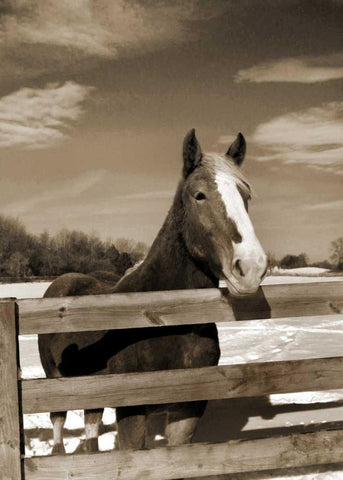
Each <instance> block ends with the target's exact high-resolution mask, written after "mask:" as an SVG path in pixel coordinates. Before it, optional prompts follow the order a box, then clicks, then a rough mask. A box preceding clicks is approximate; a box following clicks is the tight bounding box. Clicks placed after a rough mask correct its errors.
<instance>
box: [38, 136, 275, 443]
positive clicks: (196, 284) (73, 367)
mask: <svg viewBox="0 0 343 480" xmlns="http://www.w3.org/2000/svg"><path fill="white" fill-rule="evenodd" d="M245 150H246V144H245V140H244V137H243V136H242V135H241V134H239V135H238V136H237V139H236V140H235V142H234V143H233V144H232V145H231V147H230V148H229V149H228V151H227V153H226V154H225V155H217V154H203V153H202V151H201V149H200V145H199V143H198V141H197V139H196V137H195V131H194V130H191V131H190V132H189V133H188V134H187V135H186V137H185V140H184V144H183V175H182V179H181V181H180V183H179V186H178V188H177V191H176V194H175V198H174V202H173V204H172V207H171V209H170V211H169V213H168V216H167V218H166V220H165V222H164V224H163V226H162V228H161V230H160V232H159V234H158V236H157V238H156V240H155V241H154V243H153V245H152V247H151V250H150V252H149V254H148V255H147V257H146V259H145V261H144V262H143V263H142V264H141V265H139V267H137V268H136V269H134V270H133V271H131V272H130V273H129V274H128V275H125V276H124V277H123V278H122V279H121V280H120V281H119V282H118V283H117V284H116V285H115V286H113V287H109V285H108V282H106V283H104V282H102V281H101V280H99V279H97V278H94V277H92V276H87V275H81V274H66V275H63V276H61V277H59V278H58V279H57V280H55V281H54V282H53V283H52V285H51V286H50V287H49V288H48V290H47V292H46V294H45V296H46V297H61V296H67V295H89V294H100V293H116V292H134V291H152V290H175V289H186V288H208V287H217V286H218V281H219V279H223V280H225V282H226V284H227V287H228V289H229V292H230V294H232V295H234V296H244V295H249V294H252V293H254V292H256V290H257V288H258V286H259V284H260V282H261V279H262V278H263V276H264V274H265V271H266V256H265V254H264V252H263V249H262V247H261V245H260V243H259V241H258V239H257V238H256V235H255V233H254V229H253V226H252V224H251V221H250V219H249V216H248V213H247V205H248V200H249V199H250V187H249V184H248V183H247V181H246V180H245V179H244V177H243V175H242V173H241V170H240V168H239V167H240V165H241V163H242V162H243V159H244V155H245ZM39 350H40V355H41V360H42V364H43V367H44V369H45V372H46V375H47V376H48V377H61V376H73V375H87V374H100V373H124V372H137V371H139V372H142V371H153V370H164V369H174V368H194V367H204V366H209V365H216V364H217V363H218V360H219V355H220V350H219V343H218V336H217V329H216V326H215V324H213V323H208V324H205V325H190V326H188V325H186V326H174V327H164V328H147V329H127V330H110V331H107V332H85V333H66V334H51V335H40V336H39ZM205 406H206V402H189V403H181V404H170V405H164V406H159V407H158V406H156V407H146V406H143V407H120V408H117V423H118V437H119V446H120V448H122V449H128V448H136V449H140V448H144V447H145V446H146V437H147V433H146V425H147V419H148V417H149V415H150V414H152V413H154V411H156V410H157V409H159V410H160V411H161V410H162V411H164V412H165V413H166V423H165V425H166V428H165V437H166V439H167V442H168V445H175V444H182V443H187V442H190V441H191V439H192V436H193V433H194V430H195V428H196V425H197V423H198V420H199V418H200V417H201V415H202V414H203V412H204V409H205ZM65 416H66V412H58V413H52V414H51V419H52V423H53V426H54V452H64V447H63V437H62V429H63V425H64V422H65ZM101 417H102V410H96V411H94V410H93V411H86V412H85V426H86V445H87V448H88V450H90V451H94V450H97V448H98V430H99V424H100V422H101Z"/></svg>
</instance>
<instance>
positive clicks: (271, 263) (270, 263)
mask: <svg viewBox="0 0 343 480" xmlns="http://www.w3.org/2000/svg"><path fill="white" fill-rule="evenodd" d="M278 265H279V262H278V261H277V260H276V257H275V255H274V254H273V253H271V252H267V268H268V271H272V270H273V269H274V268H275V267H277V266H278Z"/></svg>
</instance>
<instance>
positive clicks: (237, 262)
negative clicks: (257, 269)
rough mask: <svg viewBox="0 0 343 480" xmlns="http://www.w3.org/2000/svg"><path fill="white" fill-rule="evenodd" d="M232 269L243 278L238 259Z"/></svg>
mask: <svg viewBox="0 0 343 480" xmlns="http://www.w3.org/2000/svg"><path fill="white" fill-rule="evenodd" d="M234 268H235V270H237V272H238V273H239V274H240V276H241V277H245V275H244V272H243V269H242V265H241V261H240V260H239V259H238V260H236V261H235V263H234Z"/></svg>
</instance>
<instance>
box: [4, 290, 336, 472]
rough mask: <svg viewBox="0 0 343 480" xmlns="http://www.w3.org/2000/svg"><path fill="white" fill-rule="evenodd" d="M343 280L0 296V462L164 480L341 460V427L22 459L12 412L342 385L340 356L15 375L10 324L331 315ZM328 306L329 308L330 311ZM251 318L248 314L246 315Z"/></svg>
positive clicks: (90, 325)
mask: <svg viewBox="0 0 343 480" xmlns="http://www.w3.org/2000/svg"><path fill="white" fill-rule="evenodd" d="M341 312H343V282H330V283H311V284H293V285H273V286H265V287H263V288H260V290H259V292H258V294H257V295H256V296H255V297H254V298H253V299H249V300H247V299H245V300H234V301H233V300H231V299H229V298H228V296H227V293H226V291H225V290H219V289H208V290H184V291H169V292H149V293H128V294H116V295H100V296H87V297H66V298H48V299H33V300H19V301H15V300H7V301H2V303H0V320H1V322H0V379H1V390H0V401H1V402H0V472H1V474H2V477H1V478H2V479H4V480H20V479H21V480H24V479H26V480H62V479H63V480H66V479H73V480H81V479H82V480H85V479H87V480H96V479H100V478H101V480H117V479H118V480H119V479H125V480H133V479H145V480H163V479H165V480H167V479H175V478H184V477H185V478H190V477H196V476H207V475H221V474H226V473H238V472H258V471H261V470H271V469H284V468H291V467H292V468H294V467H304V466H313V465H325V464H335V463H341V462H342V463H343V431H342V430H321V431H317V432H315V433H313V432H312V433H305V434H304V433H296V434H292V435H284V436H280V437H277V438H275V437H273V438H261V439H253V440H243V441H242V440H240V441H230V442H225V443H217V444H208V443H207V444H205V443H195V444H192V445H182V446H176V447H161V448H156V449H154V450H140V451H112V452H104V453H96V454H73V455H62V456H46V457H32V458H25V457H24V455H23V442H22V439H23V429H22V414H23V413H33V412H46V411H59V410H66V409H80V408H94V407H109V406H110V407H116V406H126V405H138V404H160V403H170V402H183V401H192V400H204V399H206V400H209V399H224V398H235V397H255V396H259V395H266V394H272V393H291V392H302V391H311V390H327V389H339V388H343V356H342V357H334V358H316V359H305V360H286V361H277V362H265V363H247V364H239V365H226V366H218V367H206V368H199V369H192V370H174V371H163V372H146V373H130V374H121V375H103V376H88V377H87V379H85V377H74V378H59V379H37V380H21V379H20V378H19V379H18V372H19V371H20V369H19V360H18V335H19V334H20V335H25V334H33V333H54V332H71V331H72V332H76V331H90V330H107V329H109V328H111V329H117V328H123V327H125V328H130V327H131V328H132V327H141V328H144V327H152V326H154V327H156V326H159V327H161V328H163V326H165V325H180V324H194V323H207V322H208V321H209V320H210V321H213V322H231V321H235V320H254V319H266V318H271V319H273V320H272V321H273V322H275V323H278V322H282V318H285V317H287V318H289V317H299V326H304V323H308V324H310V323H311V320H313V319H314V318H315V319H317V318H318V316H325V318H327V319H328V320H330V318H331V317H333V318H334V319H335V321H336V322H337V320H341V321H342V327H341V333H343V314H342V313H341ZM329 317H330V318H329ZM252 324H253V322H252Z"/></svg>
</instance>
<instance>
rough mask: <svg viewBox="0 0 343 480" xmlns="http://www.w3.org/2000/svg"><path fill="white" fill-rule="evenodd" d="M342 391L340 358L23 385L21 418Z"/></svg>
mask: <svg viewBox="0 0 343 480" xmlns="http://www.w3.org/2000/svg"><path fill="white" fill-rule="evenodd" d="M339 388H343V357H336V358H322V359H310V360H298V361H286V362H269V363H268V362H267V363H248V364H237V365H222V366H218V367H205V368H194V369H185V370H164V371H157V372H143V373H128V374H120V375H92V376H87V378H85V377H74V378H57V379H39V380H23V381H22V402H23V411H24V413H33V412H46V411H48V412H51V411H59V410H73V409H77V408H81V409H84V408H97V407H117V406H129V405H145V404H163V403H171V402H185V401H192V400H214V399H226V398H238V397H255V396H261V395H267V394H273V393H294V392H304V391H316V390H328V389H339Z"/></svg>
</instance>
